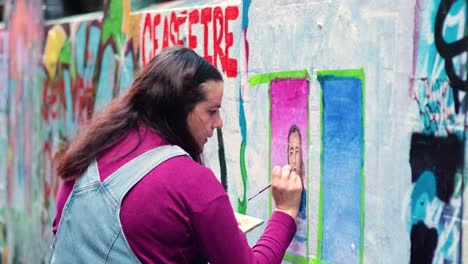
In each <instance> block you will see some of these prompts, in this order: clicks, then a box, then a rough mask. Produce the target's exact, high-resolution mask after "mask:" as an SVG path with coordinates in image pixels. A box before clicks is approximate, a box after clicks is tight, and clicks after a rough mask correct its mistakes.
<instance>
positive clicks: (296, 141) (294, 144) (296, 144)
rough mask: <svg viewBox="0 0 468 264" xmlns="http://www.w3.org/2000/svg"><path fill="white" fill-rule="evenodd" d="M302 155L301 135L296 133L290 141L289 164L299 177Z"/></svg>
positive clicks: (291, 136) (293, 133)
mask: <svg viewBox="0 0 468 264" xmlns="http://www.w3.org/2000/svg"><path fill="white" fill-rule="evenodd" d="M301 154H302V153H301V140H300V138H299V133H297V131H294V132H292V133H291V135H290V136H289V139H288V163H289V165H290V166H291V169H292V170H293V171H295V172H296V173H297V174H298V175H300V174H301V162H302V160H301V158H302V155H301ZM301 176H302V175H301Z"/></svg>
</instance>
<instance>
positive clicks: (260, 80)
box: [249, 69, 310, 264]
mask: <svg viewBox="0 0 468 264" xmlns="http://www.w3.org/2000/svg"><path fill="white" fill-rule="evenodd" d="M276 78H278V79H302V78H305V79H307V80H308V81H309V95H308V96H309V97H310V76H309V73H308V71H307V70H306V69H304V70H297V71H281V72H271V73H265V74H258V75H254V76H252V77H251V78H249V85H250V86H257V85H260V84H268V95H269V94H270V90H271V81H273V80H274V79H276ZM309 97H308V98H307V144H308V145H307V146H309V143H310V135H309V134H310V133H309V130H310V128H309V120H310V116H309V111H310V107H309V100H310V98H309ZM268 113H269V115H270V116H269V119H270V122H269V125H268V153H270V152H271V142H272V138H271V125H270V124H271V99H270V96H268ZM270 154H271V153H270ZM307 172H308V173H310V168H309V162H307ZM268 177H271V155H270V156H269V162H268ZM268 180H271V179H268ZM309 184H310V182H309V180H308V179H307V186H309ZM309 189H310V188H309ZM269 192H270V195H269V196H268V209H269V214H270V215H271V214H272V212H273V201H272V198H271V191H269ZM307 202H309V195H307ZM306 212H307V213H308V215H309V210H308V208H306ZM306 230H307V242H306V256H305V257H303V256H297V255H294V254H290V253H286V254H285V257H284V259H285V260H288V261H291V262H295V263H299V264H303V263H308V262H309V260H310V258H309V241H310V235H309V230H310V229H309V221H307V227H306Z"/></svg>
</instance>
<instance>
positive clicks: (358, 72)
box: [317, 68, 366, 264]
mask: <svg viewBox="0 0 468 264" xmlns="http://www.w3.org/2000/svg"><path fill="white" fill-rule="evenodd" d="M331 78H357V79H359V80H361V94H362V105H361V111H362V114H361V123H362V126H361V129H362V146H363V147H362V153H361V154H362V160H361V204H360V206H361V209H360V220H361V226H360V229H359V231H360V239H359V263H361V264H362V263H363V260H364V220H365V219H364V206H365V190H366V189H365V183H366V178H365V174H364V160H365V144H364V143H365V142H364V139H365V129H364V127H365V123H364V121H365V112H364V110H365V105H366V100H365V98H366V97H365V94H366V93H365V91H366V88H365V74H364V70H363V69H362V68H360V69H344V70H324V71H317V80H318V81H319V83H320V86H322V84H323V81H325V80H327V79H331ZM320 132H321V135H320V138H321V142H322V144H320V194H319V214H318V229H317V260H318V261H319V262H321V260H322V240H323V221H322V219H323V192H322V190H323V184H322V182H323V92H322V89H320Z"/></svg>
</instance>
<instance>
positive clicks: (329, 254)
mask: <svg viewBox="0 0 468 264" xmlns="http://www.w3.org/2000/svg"><path fill="white" fill-rule="evenodd" d="M321 85H322V96H323V97H322V105H323V110H322V111H323V112H322V122H323V123H322V126H323V130H322V131H323V135H322V144H323V152H322V155H323V156H322V158H323V160H322V166H323V168H322V169H323V171H322V173H323V174H322V199H323V200H322V202H323V219H322V221H323V222H322V223H323V237H322V239H323V244H322V250H323V251H322V252H323V255H322V259H323V260H325V261H327V262H331V263H343V261H345V262H346V263H359V249H360V239H361V238H360V225H361V220H360V213H361V191H362V190H361V188H362V187H361V186H362V183H361V169H362V162H363V129H362V127H363V124H362V115H363V113H362V90H363V89H362V82H361V80H360V79H358V78H352V77H351V78H350V77H333V76H329V77H327V76H325V77H324V78H322V79H321Z"/></svg>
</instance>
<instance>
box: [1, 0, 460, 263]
mask: <svg viewBox="0 0 468 264" xmlns="http://www.w3.org/2000/svg"><path fill="white" fill-rule="evenodd" d="M132 2H134V1H130V0H124V1H116V0H108V1H104V7H103V10H102V12H97V13H91V14H84V15H80V16H73V17H66V18H63V19H59V20H47V21H46V20H44V18H43V14H42V12H41V10H42V7H41V3H40V1H32V0H8V1H6V6H5V14H4V17H5V20H4V24H3V25H2V27H1V28H0V82H1V85H0V258H1V263H42V262H47V260H48V256H49V253H50V252H49V245H50V243H51V241H52V232H51V223H52V219H53V217H54V214H55V197H56V195H57V191H58V185H59V183H60V182H59V179H58V178H57V175H56V174H55V173H54V171H53V169H52V168H53V167H54V160H53V157H54V153H55V152H56V151H57V149H58V148H59V146H60V144H61V143H62V142H63V140H64V139H67V138H70V137H72V136H73V135H74V134H75V133H76V132H77V131H78V130H79V129H80V128H81V127H83V126H86V124H87V122H88V120H89V118H90V117H91V116H92V115H93V113H96V112H98V111H100V110H101V109H102V107H104V106H105V105H106V104H107V103H108V102H109V101H110V100H112V98H114V97H116V96H118V95H119V94H121V93H122V92H123V91H125V90H127V89H128V88H129V87H130V86H131V84H132V82H133V79H134V77H135V75H136V74H137V72H138V71H139V70H140V69H141V68H142V67H144V66H145V65H146V64H147V63H148V62H149V60H150V59H151V58H152V57H154V56H155V55H156V54H158V52H160V51H161V49H163V48H164V47H167V46H172V45H185V46H187V47H190V48H193V49H194V50H195V51H196V52H198V53H199V54H200V55H201V56H203V57H204V58H205V59H206V60H208V61H209V62H210V63H212V64H213V65H214V66H216V67H217V68H218V69H219V70H220V72H222V74H223V77H224V82H225V92H224V98H223V105H222V109H221V114H222V117H223V119H224V126H223V128H222V129H217V131H216V136H215V137H213V138H211V139H210V140H209V141H208V143H207V146H206V151H205V153H204V155H205V163H206V165H207V166H208V167H210V168H211V169H212V170H213V171H214V172H215V174H216V175H217V177H218V179H219V180H220V182H221V184H222V185H223V187H224V188H225V190H226V191H227V192H228V194H229V197H230V201H231V204H232V207H233V209H234V211H236V212H239V213H244V214H249V215H252V216H255V217H258V218H263V219H268V217H269V216H270V215H271V214H272V212H273V211H274V201H273V198H272V196H271V193H269V192H264V193H262V194H261V195H258V196H257V197H255V198H254V199H252V200H249V198H250V197H251V196H253V195H254V194H256V193H257V192H258V191H259V190H261V189H262V188H263V187H265V186H267V185H268V183H269V180H270V174H271V169H272V168H273V166H275V165H282V164H290V165H291V166H292V167H293V168H294V169H296V170H297V172H299V174H300V176H301V179H302V183H303V187H304V191H303V195H302V199H301V208H300V212H299V215H298V217H297V219H296V224H297V232H296V234H295V236H294V239H293V241H292V243H291V244H290V246H289V247H288V249H287V252H286V255H285V257H284V263H408V262H409V263H461V262H464V261H468V250H467V249H466V245H468V238H467V236H466V234H464V232H463V229H464V226H465V225H466V220H467V219H468V215H467V213H466V212H465V210H464V202H465V201H467V197H466V195H465V193H464V191H465V179H466V178H467V176H466V173H465V171H464V169H465V166H466V165H465V164H466V162H465V151H466V149H467V147H466V143H465V131H466V129H467V128H466V111H467V109H468V105H467V99H466V91H467V89H468V62H467V56H468V55H467V54H468V36H467V35H468V34H467V32H468V30H467V28H468V18H467V14H468V2H467V1H462V0H434V1H429V0H412V1H403V0H399V1H397V2H396V3H395V1H389V0H383V1H357V0H340V1H323V0H314V1H299V0H293V1H267V0H258V1H250V0H226V1H221V0H199V1H185V0H181V1H170V2H165V3H161V4H155V5H151V4H150V3H149V2H150V1H142V2H141V3H140V5H138V8H135V5H133V6H132ZM143 2H144V3H145V4H143ZM26 18H27V19H26ZM264 228H265V225H262V226H260V227H259V228H256V229H254V230H253V231H251V232H249V233H248V234H247V238H248V241H249V243H250V244H251V245H254V244H255V241H256V240H257V239H258V238H259V236H260V235H261V233H262V232H263V230H264Z"/></svg>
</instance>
